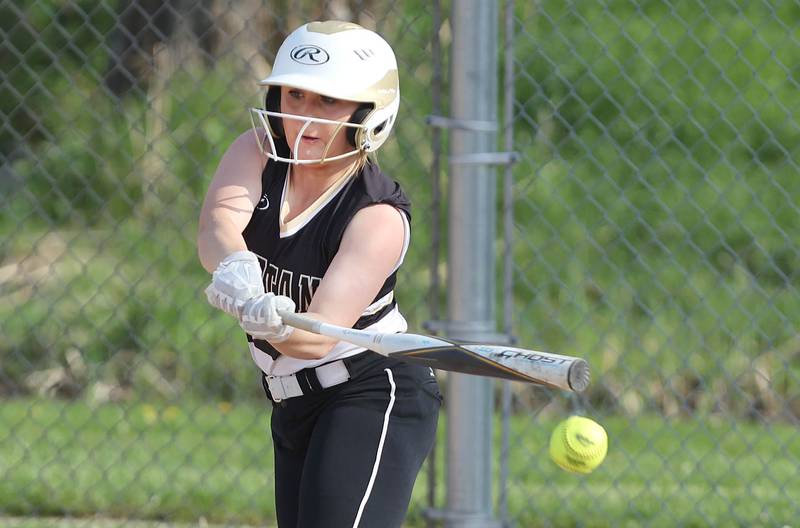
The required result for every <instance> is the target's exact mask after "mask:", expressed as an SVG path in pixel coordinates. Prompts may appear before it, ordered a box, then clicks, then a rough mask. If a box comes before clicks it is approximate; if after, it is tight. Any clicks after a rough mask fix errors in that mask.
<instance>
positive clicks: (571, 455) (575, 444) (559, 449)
mask: <svg viewBox="0 0 800 528" xmlns="http://www.w3.org/2000/svg"><path fill="white" fill-rule="evenodd" d="M607 452H608V435H607V434H606V430H605V429H603V426H602V425H600V424H599V423H597V422H595V421H593V420H590V419H589V418H584V417H582V416H570V417H569V418H567V419H566V420H564V421H563V422H561V423H560V424H558V426H557V427H556V428H555V430H554V431H553V434H552V436H550V458H552V459H553V462H555V463H556V464H558V465H559V466H560V467H561V468H562V469H565V470H567V471H571V472H573V473H590V472H592V471H593V470H594V469H595V468H596V467H597V466H599V465H600V464H601V463H602V462H603V459H604V458H605V457H606V453H607Z"/></svg>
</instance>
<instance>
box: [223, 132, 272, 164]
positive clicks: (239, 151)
mask: <svg viewBox="0 0 800 528" xmlns="http://www.w3.org/2000/svg"><path fill="white" fill-rule="evenodd" d="M265 133H266V132H265V131H264V130H263V129H261V128H257V129H249V130H246V131H244V132H242V133H241V134H239V136H238V137H237V138H236V139H234V140H233V142H232V143H231V144H230V146H229V147H228V151H227V153H228V154H233V155H235V156H237V157H243V158H246V159H248V160H253V161H258V162H260V163H261V164H262V165H264V164H266V162H267V159H268V158H267V155H266V153H267V152H269V151H270V145H269V141H267V140H266V136H265Z"/></svg>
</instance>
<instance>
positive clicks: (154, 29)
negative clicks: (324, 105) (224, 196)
mask: <svg viewBox="0 0 800 528" xmlns="http://www.w3.org/2000/svg"><path fill="white" fill-rule="evenodd" d="M455 8H457V5H452V4H451V3H450V2H446V1H445V2H439V1H436V2H426V1H416V0H408V1H403V2H390V1H384V0H337V1H327V2H323V1H307V0H302V1H301V0H295V1H288V0H286V1H278V0H275V1H257V0H198V1H188V0H169V1H156V0H130V1H114V0H91V1H65V0H16V1H12V0H0V65H2V68H1V73H0V75H1V76H0V117H2V126H1V127H0V475H2V478H0V525H7V526H54V525H63V526H80V525H83V526H116V525H120V524H124V525H130V526H151V525H155V524H156V522H160V523H166V524H167V525H181V524H182V523H185V524H186V525H187V526H188V525H199V524H204V525H214V524H219V525H237V526H238V525H270V524H271V523H273V522H274V521H273V519H274V505H273V499H272V493H273V480H272V451H271V439H270V436H269V428H268V423H269V405H268V404H267V402H266V400H265V399H264V397H263V392H262V389H261V386H260V382H259V375H258V372H257V368H256V367H255V365H254V364H253V363H252V361H251V359H250V356H249V352H248V350H247V347H246V343H245V340H244V337H243V334H241V332H240V330H239V328H238V326H237V325H236V324H235V322H234V321H233V320H232V319H230V318H227V317H225V316H222V315H220V314H218V313H216V312H215V311H213V309H212V308H211V307H210V306H208V305H207V304H206V302H205V299H204V295H203V293H202V291H203V288H205V286H206V284H207V282H208V280H209V276H208V274H207V273H206V272H205V271H204V270H203V269H202V268H201V266H200V264H199V262H198V260H197V257H196V249H195V235H196V223H197V216H198V214H199V207H200V204H201V202H202V198H203V195H204V192H205V188H206V186H207V185H208V183H209V181H210V179H211V177H212V175H213V172H214V169H215V167H216V164H217V162H218V161H219V159H220V157H221V155H222V153H223V152H224V151H225V149H226V148H227V146H228V145H229V144H230V142H231V141H232V140H233V139H234V138H235V137H236V136H237V135H239V134H240V133H241V132H242V131H244V130H246V129H247V128H248V127H249V126H250V124H249V118H248V113H247V108H248V107H249V106H258V105H260V104H261V101H262V98H263V93H261V92H260V90H259V89H258V87H257V86H256V83H255V81H256V80H258V79H260V78H263V77H264V76H265V75H266V74H268V73H269V70H270V64H271V61H272V59H273V58H274V54H275V52H276V51H277V49H278V46H279V45H280V43H281V42H282V40H283V38H284V37H285V36H286V35H287V34H288V33H289V32H290V31H291V30H293V29H294V28H296V27H297V26H299V25H300V24H302V23H303V22H305V21H308V20H314V19H326V18H337V19H344V20H352V21H355V22H358V23H360V24H362V25H364V26H366V27H369V28H371V29H375V30H376V31H378V32H379V33H381V34H382V35H383V36H384V37H385V38H386V39H387V40H388V41H389V42H390V43H391V44H392V46H393V47H394V49H395V52H396V54H397V56H398V61H399V63H400V74H401V94H402V103H401V112H400V116H399V119H398V121H397V124H396V127H395V132H394V134H393V138H392V139H390V140H389V142H388V143H387V144H386V145H385V146H384V147H383V148H382V149H381V151H380V153H379V160H380V163H381V166H382V167H383V169H384V170H385V171H386V172H387V173H389V174H390V175H392V176H393V177H394V178H396V179H397V180H399V181H400V182H401V183H402V185H403V186H404V188H405V189H406V190H407V192H408V193H409V194H410V196H411V198H412V200H413V203H414V210H413V232H414V237H413V243H412V246H411V249H410V251H409V254H408V257H407V259H406V262H405V265H404V267H403V269H402V270H401V278H400V282H399V283H400V284H402V285H403V287H402V288H400V289H398V299H399V302H400V305H401V308H402V310H403V311H404V313H405V314H406V315H407V317H408V319H409V322H410V326H411V330H412V331H415V332H418V333H430V331H429V330H430V328H431V327H430V326H426V324H425V323H426V321H430V320H432V319H437V318H440V316H439V314H440V313H441V312H442V311H443V310H444V306H445V302H446V295H445V293H444V287H443V286H442V285H443V284H445V283H446V280H447V273H448V259H447V249H446V243H445V242H446V241H445V238H446V233H447V225H446V224H447V219H446V208H447V203H446V198H445V196H446V191H445V190H446V188H447V185H448V183H449V180H448V170H447V163H446V161H445V160H443V156H444V153H446V152H447V148H448V134H447V132H446V131H442V130H439V129H435V128H432V127H431V126H429V124H428V123H429V121H430V120H429V119H427V118H428V116H431V115H444V116H446V115H448V102H449V99H450V96H449V94H450V93H451V90H454V89H458V87H453V86H451V85H450V83H449V81H448V79H449V78H450V75H451V71H450V62H449V57H450V51H451V49H450V47H451V43H452V41H453V38H454V35H453V31H452V25H451V18H452V16H453V9H455ZM500 8H501V9H499V11H500V16H499V17H498V31H497V42H496V43H495V45H496V46H497V49H498V57H497V65H498V72H497V74H498V75H497V77H498V94H499V95H498V101H497V105H498V108H508V109H510V112H502V114H503V115H501V116H500V117H499V118H498V121H499V128H498V134H497V145H498V150H503V144H502V143H503V142H502V141H501V139H502V138H504V137H505V138H511V140H512V142H511V144H510V147H511V150H513V151H515V152H517V153H518V154H519V160H518V161H517V163H515V164H513V165H511V166H509V168H508V169H507V170H504V169H503V168H502V167H499V168H497V170H496V176H497V186H498V187H497V188H498V194H497V196H498V200H497V214H498V218H500V217H501V216H502V215H504V214H505V213H511V215H512V216H511V217H510V218H511V219H512V220H511V229H510V230H504V229H502V226H501V225H500V223H498V226H497V234H498V236H497V261H498V266H497V280H498V284H500V283H502V282H503V279H504V277H503V276H502V269H503V266H504V264H505V263H506V262H510V263H511V266H510V273H511V276H510V278H511V282H508V281H507V279H508V277H506V282H504V283H503V284H505V285H509V284H510V285H511V287H510V288H509V287H498V288H497V295H496V297H497V299H496V303H497V313H498V314H502V315H498V317H497V328H498V329H500V330H503V329H505V330H506V331H508V332H510V333H512V334H513V335H514V336H515V337H516V339H517V342H518V343H519V344H520V346H524V347H526V348H537V349H542V350H550V351H555V352H559V353H564V354H570V355H577V356H581V357H585V358H586V359H587V360H588V361H589V363H590V364H591V365H592V368H593V373H594V377H593V383H592V385H591V387H590V389H589V390H588V391H586V392H585V393H583V394H582V395H580V396H568V395H566V394H564V393H559V392H557V391H552V390H548V389H543V388H537V387H531V386H527V385H519V384H511V385H505V386H503V385H502V384H500V383H497V385H496V391H497V398H496V400H495V401H496V405H495V414H494V422H493V423H494V427H495V429H494V431H495V435H496V442H495V443H494V449H495V457H494V460H495V469H496V470H495V471H494V472H493V473H494V474H493V475H487V476H486V478H487V479H489V478H491V479H492V482H493V490H494V494H495V500H496V503H495V505H496V509H495V515H496V517H497V519H498V520H499V521H501V522H502V523H503V524H504V525H506V526H518V527H528V526H621V525H627V526H679V525H683V526H732V525H736V526H781V525H787V526H789V525H794V524H796V522H797V521H796V519H797V518H798V515H800V432H798V424H799V423H800V249H799V246H798V243H799V242H800V177H799V176H798V169H800V146H798V145H800V123H799V119H798V117H799V116H798V115H797V113H798V112H799V111H800V110H798V109H800V2H797V1H786V2H766V1H753V2H738V1H729V2H699V1H688V0H687V1H677V2H668V1H640V2H631V1H622V0H619V1H614V0H605V1H602V2H565V1H563V0H554V1H549V0H540V1H516V2H512V1H506V2H502V3H500ZM503 21H506V22H510V24H505V23H503ZM509 28H510V29H511V31H508V29H509ZM476 38H477V37H476ZM506 71H508V72H510V73H511V75H512V77H511V83H510V84H509V83H507V82H505V83H504V81H503V79H504V72H506ZM507 103H508V104H507ZM506 146H509V145H506ZM504 173H506V174H507V175H508V177H509V178H510V179H509V180H507V181H508V182H510V185H511V187H510V189H511V194H510V196H511V198H512V199H511V200H510V201H504V200H502V199H501V197H502V195H503V192H501V186H502V185H503V184H504V178H503V176H504ZM508 235H510V236H508ZM504 241H505V242H506V244H503V242H504ZM449 265H451V266H452V265H464V266H469V265H470V263H469V262H464V263H460V264H454V263H449ZM504 306H511V310H504V309H503V307H504ZM426 328H428V330H426ZM440 380H441V382H442V384H443V385H447V383H448V381H449V380H448V376H447V375H446V374H443V373H440ZM576 412H577V413H581V414H584V415H587V416H591V417H592V418H594V419H596V420H598V421H600V422H601V423H603V424H604V425H605V426H606V428H607V430H608V432H609V437H610V449H609V456H608V459H607V460H606V462H605V463H604V465H603V466H601V467H600V468H599V469H598V470H596V471H595V472H594V473H592V474H591V475H589V476H585V477H576V476H575V475H570V474H567V473H564V472H562V471H561V470H559V469H558V468H557V467H556V466H555V465H554V464H553V463H552V462H551V461H550V460H549V458H548V456H547V443H548V438H549V434H550V431H551V430H552V428H553V426H554V425H555V424H556V423H557V422H558V421H560V420H562V419H563V418H565V417H566V416H568V415H569V414H571V413H576ZM446 425H447V424H446V417H445V416H444V415H443V416H442V420H441V422H440V432H441V433H442V435H441V440H440V442H438V445H437V448H436V456H435V458H434V461H433V462H429V463H428V464H427V465H426V469H425V473H423V474H422V475H421V476H420V478H419V479H418V483H417V487H416V489H415V494H414V498H413V501H412V506H411V511H410V515H409V521H408V523H409V526H424V525H426V524H427V525H437V521H436V520H435V519H433V518H432V517H435V516H432V515H430V513H429V512H430V511H431V508H433V509H436V508H442V507H443V505H444V503H445V500H446V494H447V491H446V489H445V484H444V482H443V477H442V475H443V472H444V471H445V469H444V461H445V457H444V456H443V452H444V450H446V449H447V448H448V446H447V445H446V442H445V439H444V431H445V430H446ZM462 441H464V442H469V441H470V439H469V438H463V439H462ZM426 512H427V513H426ZM162 525H163V524H162Z"/></svg>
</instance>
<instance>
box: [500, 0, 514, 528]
mask: <svg viewBox="0 0 800 528" xmlns="http://www.w3.org/2000/svg"><path fill="white" fill-rule="evenodd" d="M503 15H504V19H505V31H504V34H503V48H504V49H503V54H504V59H503V62H504V63H505V64H504V69H503V97H504V98H505V99H504V104H503V127H504V134H503V146H504V148H505V150H506V152H512V151H513V150H514V0H505V6H504V9H503ZM513 177H514V174H513V170H512V166H511V164H508V165H506V166H505V169H504V170H503V242H504V244H503V245H504V247H503V331H504V332H505V333H506V335H509V336H511V335H512V334H513V330H514V318H513V308H514V292H513V289H514V267H513V262H514V261H513V248H514V240H513V236H514V216H513V213H514V192H513V191H514V188H513V184H514V180H513ZM502 394H503V396H502V405H501V407H502V409H503V420H502V430H501V436H500V442H501V449H500V498H499V499H498V501H497V502H498V505H497V510H498V515H499V516H500V519H501V520H502V522H503V523H506V522H507V521H508V475H509V471H508V469H509V468H508V457H509V445H510V438H511V423H510V421H511V403H512V401H511V384H510V383H509V382H508V381H504V382H503V393H502Z"/></svg>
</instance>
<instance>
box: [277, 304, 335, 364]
mask: <svg viewBox="0 0 800 528" xmlns="http://www.w3.org/2000/svg"><path fill="white" fill-rule="evenodd" d="M303 315H307V316H308V317H312V318H314V319H316V320H318V321H325V320H326V319H325V317H324V316H322V315H320V314H317V313H304V314H303ZM338 342H339V341H338V340H337V339H333V338H330V337H325V336H321V335H319V334H313V333H311V332H306V331H305V330H300V329H295V330H294V331H293V332H292V334H291V335H290V336H289V339H287V340H286V341H283V342H281V343H271V344H272V346H273V347H275V348H276V349H277V350H278V352H280V353H281V354H283V355H285V356H289V357H293V358H297V359H311V360H313V359H320V358H323V357H325V356H326V355H327V354H328V353H329V352H330V351H331V349H332V348H333V347H334V345H336V343H338Z"/></svg>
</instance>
